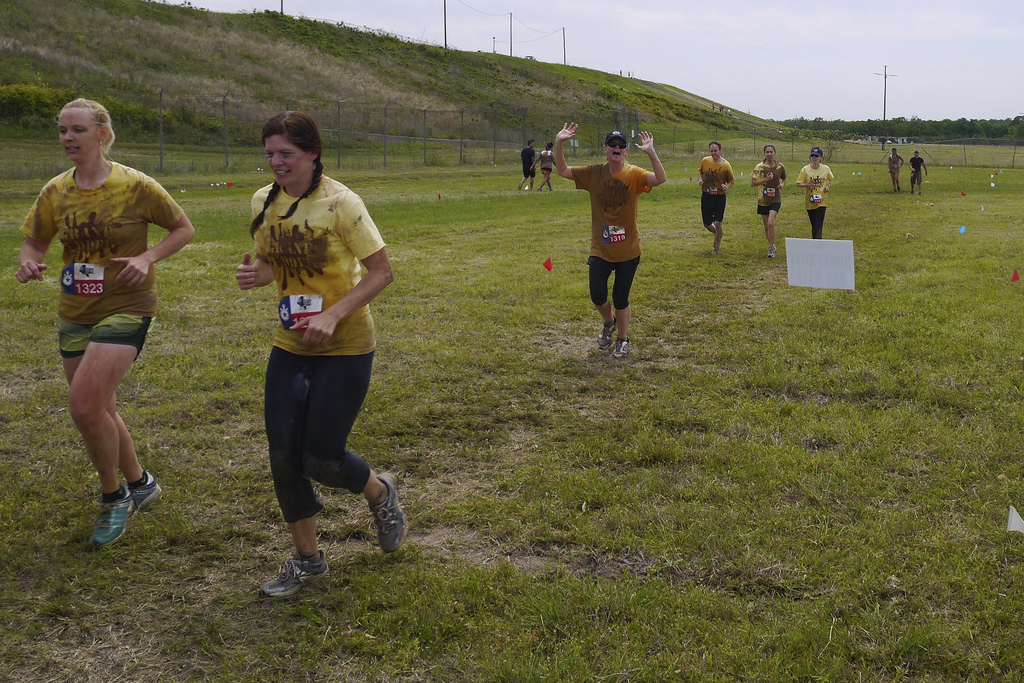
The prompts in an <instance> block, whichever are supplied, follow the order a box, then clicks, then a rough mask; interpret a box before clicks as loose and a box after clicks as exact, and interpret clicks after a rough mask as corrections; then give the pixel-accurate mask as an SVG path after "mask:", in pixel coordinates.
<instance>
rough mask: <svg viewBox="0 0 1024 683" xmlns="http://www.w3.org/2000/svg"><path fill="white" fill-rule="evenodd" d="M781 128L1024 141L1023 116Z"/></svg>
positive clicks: (803, 122)
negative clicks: (1023, 138) (1022, 139)
mask: <svg viewBox="0 0 1024 683" xmlns="http://www.w3.org/2000/svg"><path fill="white" fill-rule="evenodd" d="M777 123H779V124H781V125H783V126H789V127H791V128H796V129H797V130H811V131H826V130H833V131H839V132H841V133H843V134H844V135H845V136H846V137H876V138H880V137H882V136H886V137H889V138H911V139H922V140H952V139H958V138H1011V139H1015V138H1022V137H1024V115H1022V116H1016V117H1014V118H1012V119H987V120H984V119H964V118H960V119H956V120H955V121H954V120H952V119H943V120H942V121H926V120H925V119H919V118H917V117H916V116H911V117H910V118H909V119H908V118H906V117H903V116H897V117H895V118H892V119H888V120H887V121H882V120H881V119H868V120H866V121H842V120H838V119H837V120H834V121H827V120H825V119H822V118H820V117H819V118H816V119H805V118H796V119H787V120H785V121H778V122H777Z"/></svg>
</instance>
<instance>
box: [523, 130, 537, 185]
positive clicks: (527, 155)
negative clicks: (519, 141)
mask: <svg viewBox="0 0 1024 683" xmlns="http://www.w3.org/2000/svg"><path fill="white" fill-rule="evenodd" d="M519 156H520V157H522V159H523V179H522V180H520V181H519V189H520V190H521V189H523V185H525V184H526V183H527V181H529V183H530V189H531V190H532V189H533V179H534V178H536V177H537V150H535V149H534V148H533V140H530V141H529V142H527V143H526V147H523V151H522V152H520V153H519Z"/></svg>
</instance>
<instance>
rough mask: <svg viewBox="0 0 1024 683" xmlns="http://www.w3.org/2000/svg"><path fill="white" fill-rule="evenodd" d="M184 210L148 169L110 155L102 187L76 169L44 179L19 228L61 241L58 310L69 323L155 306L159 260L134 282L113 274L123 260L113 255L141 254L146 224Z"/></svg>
mask: <svg viewBox="0 0 1024 683" xmlns="http://www.w3.org/2000/svg"><path fill="white" fill-rule="evenodd" d="M182 215H184V212H183V211H182V210H181V207H180V206H178V204H177V202H175V201H174V200H173V199H172V198H171V196H170V195H169V194H167V192H166V190H164V188H162V187H161V186H160V184H159V183H158V182H156V181H155V180H153V179H152V178H150V177H149V176H147V175H146V174H145V173H142V172H140V171H136V170H135V169H133V168H129V167H127V166H122V165H121V164H118V163H114V164H113V167H112V168H111V170H110V176H109V177H108V178H107V179H106V181H104V182H103V184H102V185H100V186H99V187H95V188H92V189H89V190H83V189H82V188H80V187H78V185H76V184H75V169H69V170H68V171H66V172H64V173H62V174H60V175H59V176H57V177H56V178H53V179H52V180H50V182H48V183H47V184H46V185H45V186H44V187H43V189H42V192H40V193H39V197H38V198H37V199H36V203H35V204H34V205H33V206H32V209H31V210H30V211H29V213H28V217H27V218H26V219H25V224H24V225H23V226H22V228H21V231H22V232H23V233H25V234H26V235H28V236H29V237H31V238H32V239H35V240H39V241H40V242H43V243H46V244H50V242H52V241H53V238H54V237H58V238H59V239H60V242H61V244H62V245H63V246H64V254H63V262H64V270H63V271H62V273H61V295H60V303H59V305H58V307H57V313H58V314H59V315H60V316H61V317H62V318H64V319H65V320H67V321H69V322H73V323H82V324H91V323H97V322H99V321H100V320H103V318H106V317H107V316H109V315H113V314H114V313H130V314H133V315H148V316H152V315H155V314H156V304H157V292H156V264H153V265H151V266H150V267H149V276H148V277H147V278H146V281H145V282H144V283H143V284H142V285H140V286H138V287H131V286H128V285H125V284H121V283H119V282H115V278H116V277H117V275H118V273H120V272H121V270H122V269H123V268H124V265H123V264H121V263H113V262H111V260H110V259H112V258H115V257H128V256H138V255H139V254H142V253H143V252H145V251H146V250H147V249H149V224H150V223H154V224H156V225H159V226H161V227H163V228H168V229H169V228H172V227H173V226H174V225H175V224H176V223H177V222H178V221H179V220H181V217H182Z"/></svg>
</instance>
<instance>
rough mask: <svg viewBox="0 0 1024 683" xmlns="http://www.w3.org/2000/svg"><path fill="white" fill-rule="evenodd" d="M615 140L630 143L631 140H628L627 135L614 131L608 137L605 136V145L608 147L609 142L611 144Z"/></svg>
mask: <svg viewBox="0 0 1024 683" xmlns="http://www.w3.org/2000/svg"><path fill="white" fill-rule="evenodd" d="M615 138H619V139H620V140H622V141H623V142H629V140H627V139H626V136H625V135H623V134H622V133H620V132H619V131H617V130H613V131H612V132H611V133H608V135H605V136H604V144H606V145H607V144H608V143H609V142H611V141H612V140H614V139H615Z"/></svg>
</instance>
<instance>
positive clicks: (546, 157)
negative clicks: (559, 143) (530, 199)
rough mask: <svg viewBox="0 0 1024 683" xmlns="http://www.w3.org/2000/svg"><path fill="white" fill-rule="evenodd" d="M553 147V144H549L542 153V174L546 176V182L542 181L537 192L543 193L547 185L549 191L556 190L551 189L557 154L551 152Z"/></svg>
mask: <svg viewBox="0 0 1024 683" xmlns="http://www.w3.org/2000/svg"><path fill="white" fill-rule="evenodd" d="M551 147H552V144H551V143H550V142H549V143H548V144H546V145H544V149H542V150H541V151H540V172H541V173H542V174H543V175H544V180H542V181H541V183H540V187H538V188H537V192H543V191H544V186H545V185H547V186H548V190H549V191H554V189H555V188H553V187H551V169H552V167H553V166H554V165H555V153H554V152H552V151H551Z"/></svg>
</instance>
